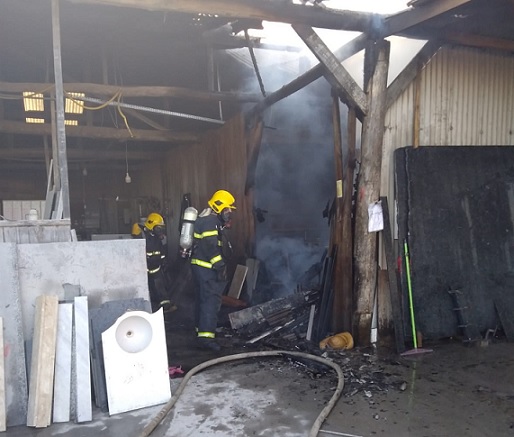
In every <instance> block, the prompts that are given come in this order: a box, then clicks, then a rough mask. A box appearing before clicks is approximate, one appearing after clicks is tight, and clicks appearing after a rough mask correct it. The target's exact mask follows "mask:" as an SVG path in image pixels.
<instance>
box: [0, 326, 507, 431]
mask: <svg viewBox="0 0 514 437" xmlns="http://www.w3.org/2000/svg"><path fill="white" fill-rule="evenodd" d="M192 340H193V335H192V334H191V333H190V330H189V329H186V328H184V327H181V326H180V324H177V325H174V326H173V329H172V330H170V331H169V332H168V348H169V356H170V359H169V361H170V365H182V368H183V369H184V370H185V371H189V370H190V369H191V368H192V367H194V366H196V365H197V364H199V363H202V362H204V361H207V360H209V359H213V358H215V357H216V356H223V355H230V354H234V353H240V352H242V351H254V350H258V349H259V348H260V349H263V345H260V346H259V345H258V346H256V348H253V349H251V350H250V349H247V348H245V347H243V346H242V344H241V343H240V342H238V340H237V339H235V338H224V339H222V341H221V342H222V344H223V346H224V348H223V350H222V351H221V352H220V353H219V354H218V355H215V354H212V353H210V352H205V351H199V350H197V349H194V348H193V347H192V346H191V345H192ZM290 346H291V349H290V350H297V348H295V347H294V345H290ZM424 346H425V347H431V348H432V349H433V352H432V353H428V354H419V355H414V356H411V357H409V358H403V357H398V356H397V355H394V354H391V353H390V352H389V351H377V350H375V349H373V348H369V349H354V350H351V351H344V352H336V351H331V352H328V353H327V356H328V357H329V358H331V359H333V360H334V362H336V363H337V364H339V365H340V366H341V368H342V369H343V372H344V374H345V388H344V390H343V393H342V395H341V397H340V398H339V400H338V402H337V404H336V405H335V407H334V409H333V410H332V411H331V413H330V415H329V416H328V418H327V420H326V421H325V422H324V423H323V424H322V426H321V431H320V433H319V435H320V436H330V435H339V436H347V437H351V436H362V437H364V436H366V437H371V436H376V435H382V436H394V437H403V436H405V437H411V436H412V437H425V436H426V437H429V436H431V437H435V436H438V437H441V436H448V437H450V436H451V437H453V436H466V437H487V436H491V437H498V436H512V435H514V344H512V343H506V342H504V341H501V340H495V341H494V342H492V343H490V344H489V345H488V346H484V347H478V346H475V347H466V346H464V345H463V344H462V343H459V342H447V343H440V344H433V345H429V346H427V345H424ZM265 349H268V350H269V349H270V345H268V346H267V347H266V348H265ZM181 381H182V378H175V379H172V380H171V387H172V393H174V392H176V390H177V388H178V387H179V385H180V382H181ZM336 384H337V379H336V376H335V372H334V371H333V370H331V369H330V368H326V367H325V366H320V365H319V364H315V363H309V362H307V361H303V360H295V359H285V358H279V357H273V358H259V359H249V360H243V361H233V362H228V363H224V364H219V365H216V366H214V367H209V368H207V369H206V370H204V371H202V372H201V373H198V374H196V375H195V376H193V377H192V378H191V379H190V380H189V382H188V384H187V386H186V387H185V389H184V391H183V392H182V394H181V396H180V397H179V400H178V402H177V404H176V405H175V406H174V408H173V409H172V410H171V411H170V413H169V414H168V415H167V417H165V419H164V420H163V421H162V422H161V423H160V424H159V425H158V426H157V428H156V429H155V430H154V431H153V432H152V433H151V437H178V436H180V437H186V436H192V437H196V436H198V437H201V436H210V437H216V436H230V437H247V436H268V437H272V436H277V437H278V436H280V437H293V436H294V437H301V436H308V435H309V430H310V429H311V426H312V424H313V422H314V420H315V419H316V417H317V416H318V414H319V413H320V412H321V410H322V409H323V408H324V406H325V405H326V404H327V402H328V401H329V400H330V398H331V396H332V394H333V392H334V390H335V387H336ZM161 409H162V406H155V407H151V408H145V409H141V410H137V411H133V412H129V413H123V414H118V415H114V416H112V417H109V415H108V414H106V413H102V412H101V411H99V410H95V411H94V420H93V422H91V423H85V424H80V425H78V424H72V423H68V424H53V425H51V426H49V427H48V428H43V429H33V428H28V427H24V426H21V427H12V428H9V429H8V430H7V432H6V433H5V434H4V435H6V436H7V437H21V436H23V437H25V436H38V437H50V436H73V437H92V436H106V437H119V436H123V437H139V436H141V433H142V431H143V429H144V428H145V426H146V425H147V424H148V423H150V421H151V420H152V418H154V417H155V415H156V414H157V413H158V412H159V411H161Z"/></svg>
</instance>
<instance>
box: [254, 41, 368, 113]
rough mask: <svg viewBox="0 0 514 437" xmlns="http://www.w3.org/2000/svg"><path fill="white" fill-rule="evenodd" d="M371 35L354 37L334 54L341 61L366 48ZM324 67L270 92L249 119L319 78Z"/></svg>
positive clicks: (307, 72)
mask: <svg viewBox="0 0 514 437" xmlns="http://www.w3.org/2000/svg"><path fill="white" fill-rule="evenodd" d="M368 39H369V37H368V36H367V35H366V34H362V35H359V36H358V37H356V38H354V39H352V40H351V41H350V42H348V43H347V44H345V45H344V46H342V47H340V48H339V49H338V50H336V51H335V52H334V55H335V56H336V57H337V59H339V60H340V61H341V62H342V61H344V60H345V59H348V58H349V57H351V56H353V55H355V54H356V53H359V52H360V51H361V50H364V49H365V48H366V44H367V42H368ZM323 72H324V67H323V65H322V64H321V63H320V64H318V65H316V66H315V67H312V68H311V69H310V70H308V71H306V72H305V73H303V74H302V75H300V76H298V77H297V78H296V79H294V80H292V81H291V82H289V83H288V84H286V85H284V86H283V87H282V88H280V89H278V90H277V91H275V92H274V93H271V94H269V95H268V96H267V97H266V98H264V99H263V100H261V101H260V102H259V103H257V104H256V105H255V106H254V107H253V108H251V109H250V110H249V111H248V112H247V114H246V117H247V119H251V118H253V117H254V116H255V115H257V114H260V113H261V112H263V111H265V110H266V109H267V108H269V107H270V106H271V105H273V104H275V103H277V102H279V101H280V100H282V99H285V98H286V97H288V96H290V95H291V94H294V93H295V92H297V91H299V90H301V89H302V88H304V87H306V86H307V85H309V84H310V83H312V82H314V81H315V80H317V79H319V78H320V77H321V76H323Z"/></svg>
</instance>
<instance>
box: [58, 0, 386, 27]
mask: <svg viewBox="0 0 514 437" xmlns="http://www.w3.org/2000/svg"><path fill="white" fill-rule="evenodd" d="M68 1H69V2H72V3H81V4H92V5H104V6H122V7H127V8H137V9H144V10H149V11H162V12H183V13H189V14H205V15H211V16H221V17H226V18H233V19H240V18H249V19H252V20H266V21H274V22H280V23H289V24H307V25H309V26H312V27H318V28H324V29H334V30H348V31H355V32H368V31H371V30H372V28H373V26H375V25H376V24H377V23H379V22H380V20H381V18H380V15H378V14H374V13H368V12H354V11H339V10H334V9H329V8H325V7H320V6H317V5H316V6H315V5H305V4H304V5H301V4H294V3H293V2H292V1H288V0H259V1H255V0H68ZM200 19H201V16H200Z"/></svg>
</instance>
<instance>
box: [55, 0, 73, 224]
mask: <svg viewBox="0 0 514 437" xmlns="http://www.w3.org/2000/svg"><path fill="white" fill-rule="evenodd" d="M52 36H53V53H54V77H55V104H56V127H57V150H58V152H57V158H58V159H57V163H58V168H59V176H60V189H61V193H62V201H63V204H62V205H63V212H62V217H57V219H63V218H64V219H69V218H70V187H69V182H68V158H67V155H66V130H65V127H64V89H63V82H62V62H61V25H60V13H59V0H52ZM54 158H55V156H54Z"/></svg>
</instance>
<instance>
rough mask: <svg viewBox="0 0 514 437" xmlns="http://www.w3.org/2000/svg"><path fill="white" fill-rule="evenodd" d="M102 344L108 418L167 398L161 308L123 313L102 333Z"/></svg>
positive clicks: (169, 391) (166, 371) (164, 400)
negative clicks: (152, 311)
mask: <svg viewBox="0 0 514 437" xmlns="http://www.w3.org/2000/svg"><path fill="white" fill-rule="evenodd" d="M102 344H103V356H104V366H105V380H106V386H107V399H108V405H109V414H110V415H113V414H117V413H123V412H126V411H132V410H136V409H139V408H143V407H149V406H153V405H158V404H162V403H165V402H167V401H168V400H169V399H170V398H171V390H170V379H169V370H168V369H169V368H168V352H167V347H166V335H165V330H164V317H163V312H162V308H161V309H159V310H158V311H157V312H155V313H153V314H148V313H146V312H144V311H128V312H126V313H125V314H124V315H122V316H121V317H119V318H118V320H116V322H115V323H114V325H113V326H111V327H110V328H109V329H107V330H106V331H105V332H103V333H102Z"/></svg>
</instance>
